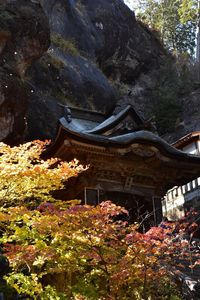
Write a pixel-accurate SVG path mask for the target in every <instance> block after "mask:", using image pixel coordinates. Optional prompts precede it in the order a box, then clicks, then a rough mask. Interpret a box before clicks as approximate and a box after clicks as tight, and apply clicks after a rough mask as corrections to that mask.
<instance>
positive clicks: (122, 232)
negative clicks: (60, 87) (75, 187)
mask: <svg viewBox="0 0 200 300" xmlns="http://www.w3.org/2000/svg"><path fill="white" fill-rule="evenodd" d="M47 144H48V143H47V142H46V143H43V142H40V141H34V142H30V143H26V144H24V145H20V146H18V147H13V148H11V147H10V146H7V145H5V144H3V143H1V144H0V153H1V156H0V178H1V181H0V184H1V186H0V191H1V192H0V193H1V194H0V200H1V209H0V230H1V236H0V244H1V246H2V248H3V251H4V256H6V258H7V259H8V260H9V262H10V268H11V271H10V273H8V274H7V275H6V276H5V280H6V281H7V283H8V286H10V287H12V288H13V289H15V290H16V291H17V292H18V293H19V294H22V295H24V296H25V297H26V299H33V300H34V299H35V300H36V299H42V300H47V299H48V300H49V299H52V300H54V299H55V300H59V299H65V300H66V299H76V300H78V299H79V300H81V299H82V300H83V299H91V300H92V299H94V300H95V299H101V300H105V299H120V300H123V299H124V300H126V299H133V300H134V299H135V300H136V299H137V300H139V299H141V300H142V299H144V300H147V299H151V300H159V299H163V300H164V299H176V300H178V299H180V297H179V294H178V292H177V290H176V286H175V285H174V284H173V281H172V279H171V270H172V267H173V266H176V264H177V257H179V256H180V255H182V257H184V255H185V256H186V258H187V257H188V256H187V255H188V251H187V249H188V248H187V247H188V242H187V241H184V242H183V241H182V240H181V239H180V240H179V239H178V240H177V238H176V239H174V235H173V231H174V229H175V224H171V225H170V226H166V227H165V228H163V227H154V228H152V229H151V230H150V231H149V232H147V233H145V234H141V233H139V232H138V225H137V224H132V225H130V224H128V223H127V222H126V221H122V219H124V217H125V216H126V215H127V214H128V212H127V211H126V210H125V209H124V208H122V207H119V206H116V205H114V204H112V203H111V202H110V201H106V202H102V203H101V204H100V205H98V206H97V207H93V206H88V205H80V203H79V202H77V201H75V200H72V201H67V202H66V201H61V200H55V199H54V198H53V197H52V193H51V192H52V191H54V190H57V189H61V188H63V187H64V182H65V181H66V180H67V179H68V178H69V177H71V176H77V175H78V173H79V172H81V171H83V170H84V168H83V167H82V166H78V164H77V161H73V162H71V163H65V162H60V161H59V160H58V159H56V158H52V159H49V160H46V161H45V160H43V159H41V157H40V156H41V153H42V151H43V149H44V147H45V146H46V145H47ZM122 216H123V218H121V217H122ZM183 229H184V226H183V224H181V226H180V227H179V229H178V230H179V231H180V232H182V231H183ZM6 258H5V259H6Z"/></svg>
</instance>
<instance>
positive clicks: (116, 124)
mask: <svg viewBox="0 0 200 300" xmlns="http://www.w3.org/2000/svg"><path fill="white" fill-rule="evenodd" d="M128 117H129V124H131V125H132V128H131V131H136V130H138V129H139V128H140V129H141V128H142V127H143V126H144V124H145V122H144V120H143V119H142V118H141V117H140V116H139V115H138V114H137V112H136V111H135V109H134V108H133V107H132V106H131V105H128V106H127V107H125V108H124V109H123V110H121V111H120V112H118V113H117V114H112V115H111V116H110V117H109V118H108V119H106V120H105V121H104V122H102V123H101V124H99V125H97V126H96V127H95V128H93V129H92V130H87V131H86V132H87V133H90V134H101V135H109V133H112V132H113V131H115V130H117V129H118V128H120V123H121V125H123V126H124V124H123V122H126V120H127V118H128ZM133 126H134V128H133Z"/></svg>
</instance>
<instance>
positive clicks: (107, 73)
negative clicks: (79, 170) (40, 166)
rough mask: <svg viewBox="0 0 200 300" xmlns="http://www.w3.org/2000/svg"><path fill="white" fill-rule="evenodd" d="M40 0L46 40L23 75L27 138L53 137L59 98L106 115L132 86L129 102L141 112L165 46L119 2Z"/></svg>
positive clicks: (147, 98)
mask: <svg viewBox="0 0 200 300" xmlns="http://www.w3.org/2000/svg"><path fill="white" fill-rule="evenodd" d="M41 4H42V6H43V9H44V10H45V12H46V14H47V16H48V19H49V24H50V29H51V40H52V43H51V47H50V48H49V50H48V53H47V54H46V55H44V56H43V57H42V59H40V61H39V63H38V62H37V63H35V64H34V66H33V67H32V68H31V70H30V71H29V74H28V84H29V86H30V89H33V90H34V93H32V95H31V103H30V109H29V117H28V133H29V135H28V138H29V139H34V138H44V137H48V138H53V137H54V136H55V132H56V127H57V120H58V117H59V116H60V114H61V115H62V113H63V112H62V109H61V107H60V105H59V103H62V104H64V105H69V106H72V107H76V108H83V109H87V110H95V111H99V112H103V113H105V114H107V113H109V112H111V111H112V110H113V109H114V107H115V104H116V102H117V101H118V99H119V98H120V96H122V95H124V94H127V92H128V90H132V96H131V102H132V103H133V104H134V105H135V107H136V109H139V112H140V113H142V115H144V114H145V112H144V107H145V106H146V104H147V103H148V102H149V101H150V95H149V89H150V88H152V86H153V81H154V80H153V79H152V78H153V73H154V72H155V70H156V69H158V68H159V65H160V62H161V61H162V60H163V57H165V51H164V50H163V48H162V46H161V44H160V43H159V41H158V40H157V39H156V38H155V37H154V35H152V33H151V32H149V31H148V30H147V29H146V28H145V27H144V26H143V25H141V24H140V23H138V22H137V21H136V19H135V15H134V13H133V12H132V11H130V10H129V8H128V7H127V6H126V5H125V4H124V2H123V1H122V0H101V1H99V0H42V1H41ZM39 107H40V113H39V114H38V110H39ZM36 116H37V118H38V119H39V122H36Z"/></svg>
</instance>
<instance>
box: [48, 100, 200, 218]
mask: <svg viewBox="0 0 200 300" xmlns="http://www.w3.org/2000/svg"><path fill="white" fill-rule="evenodd" d="M151 129H152V128H150V124H148V122H145V121H144V120H143V119H142V118H141V117H140V116H139V115H138V113H137V112H136V111H135V109H134V108H133V107H132V106H131V105H130V104H128V105H125V107H123V108H119V107H118V109H116V110H115V111H114V113H113V114H111V115H110V116H109V117H107V118H106V117H105V116H104V115H102V114H100V113H95V112H89V111H79V110H76V109H71V110H70V109H69V108H68V107H66V108H65V111H64V116H63V117H62V118H61V119H60V120H59V128H58V133H57V137H56V139H55V141H54V142H53V143H52V144H51V145H50V147H49V149H48V150H47V152H46V155H48V156H55V157H60V158H61V159H63V160H67V161H69V160H72V159H74V158H77V159H78V160H79V161H80V163H82V164H85V165H89V166H90V167H89V169H88V171H86V172H83V173H82V174H81V175H80V176H79V177H77V178H72V179H71V180H69V182H68V186H67V187H66V192H63V193H65V194H64V195H63V198H65V199H74V198H76V199H77V198H79V199H82V200H83V201H84V202H85V203H88V204H97V203H99V202H100V201H103V200H108V199H109V200H112V201H113V202H115V203H117V204H120V205H122V206H125V207H126V208H127V209H128V210H129V211H130V218H132V221H133V219H135V220H136V219H137V220H138V217H140V218H141V216H142V218H147V214H148V217H150V216H151V217H150V218H149V219H151V220H154V222H155V223H159V222H160V221H161V218H162V206H161V197H163V196H164V194H165V193H166V191H167V190H168V189H170V188H172V187H173V186H175V185H176V186H177V185H183V184H185V183H187V182H188V181H191V180H193V179H194V178H197V177H198V176H200V157H197V156H195V155H190V154H187V153H184V152H181V151H179V150H177V149H175V148H174V147H172V146H171V145H169V144H168V143H167V142H165V141H164V140H163V139H162V138H160V137H159V136H158V135H156V134H155V133H153V132H151V131H150V130H151ZM144 216H145V217H144Z"/></svg>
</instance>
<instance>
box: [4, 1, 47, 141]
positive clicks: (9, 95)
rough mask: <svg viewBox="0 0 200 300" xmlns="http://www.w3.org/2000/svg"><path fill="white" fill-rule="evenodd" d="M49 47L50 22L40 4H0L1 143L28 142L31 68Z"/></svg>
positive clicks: (15, 2)
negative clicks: (28, 76) (27, 80)
mask: <svg viewBox="0 0 200 300" xmlns="http://www.w3.org/2000/svg"><path fill="white" fill-rule="evenodd" d="M48 46H49V27H48V20H47V18H46V16H45V14H44V12H43V10H42V8H41V6H40V5H39V4H38V3H34V2H33V1H26V0H14V1H8V0H7V1H6V0H5V1H4V0H1V1H0V140H4V141H6V142H10V143H18V142H21V141H23V140H24V135H25V131H26V113H27V107H28V97H29V96H28V92H27V89H26V86H25V83H24V77H25V73H26V70H27V68H28V67H29V66H30V65H31V63H32V61H33V60H35V59H36V58H39V57H40V56H41V55H42V54H43V53H44V52H45V51H46V50H47V48H48Z"/></svg>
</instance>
